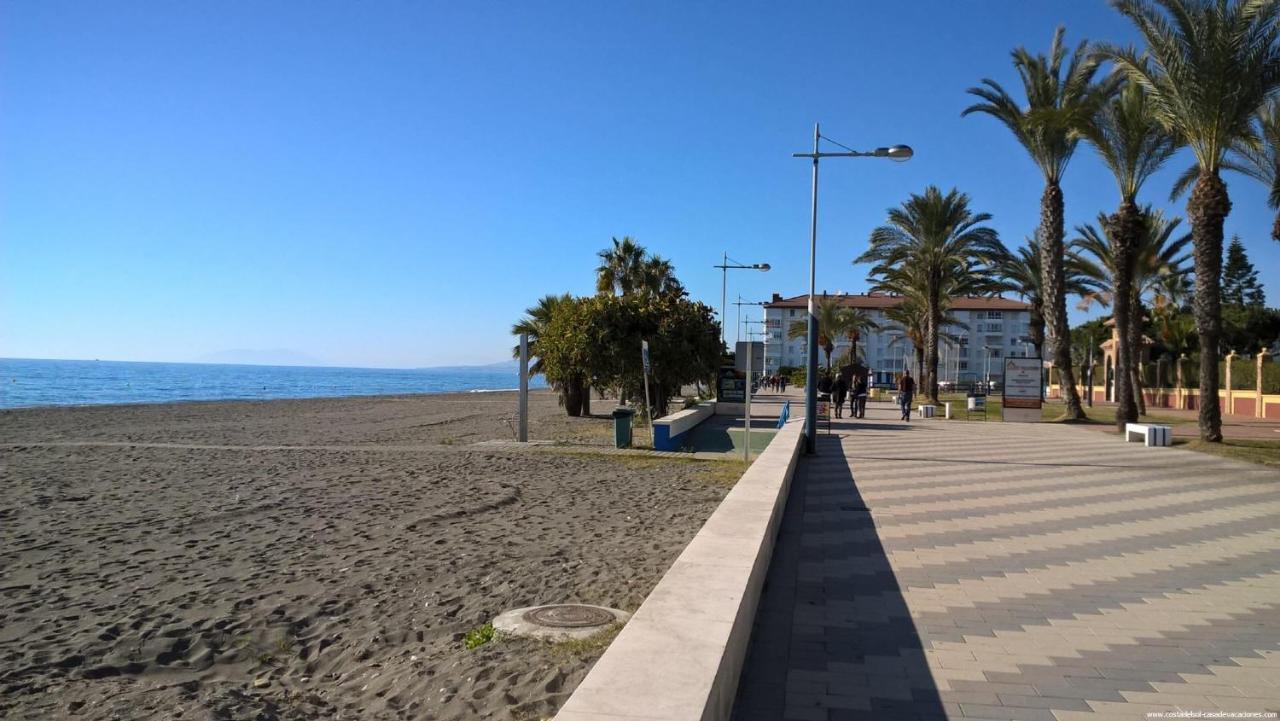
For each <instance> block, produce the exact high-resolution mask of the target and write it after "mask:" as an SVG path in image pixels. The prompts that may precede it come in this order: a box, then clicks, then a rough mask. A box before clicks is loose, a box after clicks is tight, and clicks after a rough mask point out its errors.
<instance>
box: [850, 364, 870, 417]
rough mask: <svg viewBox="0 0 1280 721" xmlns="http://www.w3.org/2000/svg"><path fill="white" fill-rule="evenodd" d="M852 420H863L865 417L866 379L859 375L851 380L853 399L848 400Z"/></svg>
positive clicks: (864, 376)
mask: <svg viewBox="0 0 1280 721" xmlns="http://www.w3.org/2000/svg"><path fill="white" fill-rule="evenodd" d="M849 405H850V407H851V410H852V411H853V417H854V418H865V417H866V415H867V377H866V375H863V374H859V375H858V376H857V377H855V378H854V379H853V397H852V398H850V400H849Z"/></svg>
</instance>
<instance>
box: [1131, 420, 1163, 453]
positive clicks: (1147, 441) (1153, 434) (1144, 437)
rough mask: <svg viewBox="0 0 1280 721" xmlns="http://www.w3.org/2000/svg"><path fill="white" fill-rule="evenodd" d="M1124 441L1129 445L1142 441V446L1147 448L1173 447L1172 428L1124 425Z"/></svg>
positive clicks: (1136, 424) (1143, 424) (1146, 424)
mask: <svg viewBox="0 0 1280 721" xmlns="http://www.w3.org/2000/svg"><path fill="white" fill-rule="evenodd" d="M1124 439H1125V441H1126V442H1131V443H1136V442H1138V441H1142V442H1143V445H1145V446H1147V447H1148V448H1150V447H1152V446H1157V447H1159V446H1171V445H1173V428H1171V427H1170V426H1161V425H1157V424H1155V423H1126V424H1124Z"/></svg>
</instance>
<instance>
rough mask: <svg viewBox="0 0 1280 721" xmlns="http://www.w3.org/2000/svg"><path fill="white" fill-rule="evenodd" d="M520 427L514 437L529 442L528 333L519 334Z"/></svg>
mask: <svg viewBox="0 0 1280 721" xmlns="http://www.w3.org/2000/svg"><path fill="white" fill-rule="evenodd" d="M519 410H520V427H519V431H517V435H516V438H517V440H519V441H520V442H521V443H528V442H529V334H528V333H521V334H520V402H519Z"/></svg>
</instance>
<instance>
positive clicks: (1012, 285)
mask: <svg viewBox="0 0 1280 721" xmlns="http://www.w3.org/2000/svg"><path fill="white" fill-rule="evenodd" d="M1082 271H1083V268H1082V267H1081V263H1080V258H1079V257H1077V256H1076V254H1075V253H1073V252H1070V251H1068V252H1067V253H1066V255H1065V258H1064V263H1063V288H1064V290H1065V291H1066V293H1067V295H1078V296H1083V295H1085V294H1086V293H1088V292H1089V291H1090V288H1091V286H1090V284H1089V282H1088V280H1087V279H1086V278H1085V276H1084V273H1083V272H1082ZM997 272H998V273H999V275H1000V277H1001V279H1002V280H1003V281H1004V287H1003V290H1006V291H1009V292H1010V293H1015V294H1017V295H1018V297H1020V298H1022V300H1023V301H1024V302H1026V303H1028V304H1030V305H1031V320H1030V322H1029V323H1028V326H1027V328H1028V330H1027V332H1028V333H1029V334H1030V335H1031V345H1032V346H1034V347H1035V349H1036V355H1037V356H1040V357H1043V356H1044V328H1045V319H1044V293H1043V292H1042V291H1041V289H1042V288H1043V287H1044V274H1043V273H1041V272H1040V244H1039V243H1037V242H1036V239H1035V238H1026V239H1025V240H1024V245H1023V246H1022V247H1020V248H1018V249H1017V250H1016V251H1014V252H1012V253H1009V254H1007V255H1005V257H1004V258H1003V259H1002V260H1001V262H1000V265H999V268H997Z"/></svg>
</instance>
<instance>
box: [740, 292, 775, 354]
mask: <svg viewBox="0 0 1280 721" xmlns="http://www.w3.org/2000/svg"><path fill="white" fill-rule="evenodd" d="M733 305H734V306H735V307H736V308H737V309H738V310H737V314H738V322H737V323H735V324H734V325H736V326H738V329H737V331H736V332H735V335H734V342H737V341H740V340H742V324H743V323H763V322H764V321H762V320H761V321H744V320H743V319H742V306H744V305H761V306H763V305H768V303H767V302H765V301H763V300H743V299H742V296H738V300H737V301H736V302H735V303H734V304H733ZM735 349H736V346H735Z"/></svg>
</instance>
